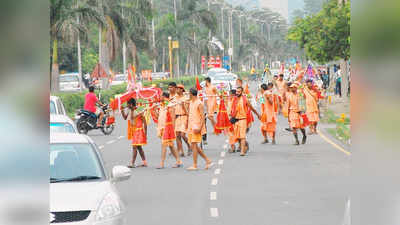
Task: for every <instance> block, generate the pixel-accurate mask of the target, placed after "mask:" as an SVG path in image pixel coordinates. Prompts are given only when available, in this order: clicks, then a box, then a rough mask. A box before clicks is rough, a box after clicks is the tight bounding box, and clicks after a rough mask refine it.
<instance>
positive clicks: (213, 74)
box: [207, 70, 225, 77]
mask: <svg viewBox="0 0 400 225" xmlns="http://www.w3.org/2000/svg"><path fill="white" fill-rule="evenodd" d="M224 73H225V72H224V71H219V70H217V71H214V70H211V71H208V73H207V76H209V77H213V76H216V75H218V74H224Z"/></svg>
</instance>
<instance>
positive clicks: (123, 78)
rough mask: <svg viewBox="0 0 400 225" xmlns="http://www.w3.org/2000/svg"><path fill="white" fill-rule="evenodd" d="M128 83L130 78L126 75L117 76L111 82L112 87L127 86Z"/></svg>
mask: <svg viewBox="0 0 400 225" xmlns="http://www.w3.org/2000/svg"><path fill="white" fill-rule="evenodd" d="M127 82H128V76H127V75H125V74H117V75H115V77H114V79H113V80H112V81H111V86H114V85H120V84H125V83H127Z"/></svg>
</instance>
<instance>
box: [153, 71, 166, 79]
mask: <svg viewBox="0 0 400 225" xmlns="http://www.w3.org/2000/svg"><path fill="white" fill-rule="evenodd" d="M168 78H169V72H156V73H151V79H152V80H165V79H168Z"/></svg>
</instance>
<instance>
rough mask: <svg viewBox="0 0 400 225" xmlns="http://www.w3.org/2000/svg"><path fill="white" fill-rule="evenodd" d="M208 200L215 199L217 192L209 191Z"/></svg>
mask: <svg viewBox="0 0 400 225" xmlns="http://www.w3.org/2000/svg"><path fill="white" fill-rule="evenodd" d="M210 200H212V201H215V200H217V192H215V191H213V192H210Z"/></svg>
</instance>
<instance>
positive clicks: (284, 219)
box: [89, 116, 351, 225]
mask: <svg viewBox="0 0 400 225" xmlns="http://www.w3.org/2000/svg"><path fill="white" fill-rule="evenodd" d="M117 117H118V116H117ZM259 127H260V124H259V123H258V122H256V123H255V124H254V125H253V127H252V128H251V130H250V132H249V134H248V140H249V143H250V152H249V154H248V156H246V157H240V156H239V154H238V153H235V154H230V153H227V149H225V148H224V145H225V144H226V142H225V140H226V138H225V137H224V136H223V135H221V136H215V135H209V140H208V145H207V146H206V148H205V153H206V154H207V156H209V157H210V158H211V159H212V160H213V161H214V162H215V163H216V165H215V166H214V167H213V168H212V169H210V170H203V169H200V170H199V171H194V172H192V171H187V170H185V169H183V168H179V169H173V168H171V166H172V165H173V164H174V159H173V157H172V156H168V157H167V161H166V166H167V168H166V169H164V170H156V169H155V168H156V167H157V166H158V165H159V163H160V158H161V147H160V146H161V141H160V140H159V139H158V138H157V136H156V131H155V126H154V124H153V123H152V124H150V125H149V127H148V128H149V132H148V133H149V136H148V145H146V146H145V147H144V150H145V153H146V157H147V161H148V163H149V167H148V168H135V169H132V177H131V179H130V180H128V181H125V182H121V183H118V185H117V187H118V189H119V191H120V193H121V196H122V199H123V201H124V202H125V204H126V206H127V211H128V215H127V221H128V224H143V225H153V224H154V225H158V224H171V225H172V224H174V225H203V224H204V225H206V224H207V225H208V224H209V225H214V224H229V225H260V224H263V225H311V224H315V225H338V224H340V225H341V224H343V221H344V217H345V210H346V209H345V206H346V204H347V199H348V196H349V185H348V180H347V179H348V176H349V171H350V170H349V169H350V166H349V165H350V157H351V156H349V155H346V154H344V153H343V152H342V151H340V150H339V149H337V148H336V147H334V146H333V145H332V144H330V143H328V142H327V141H326V140H324V139H323V138H321V137H320V136H319V135H313V136H309V138H308V141H307V144H305V145H300V146H293V145H292V143H293V136H292V135H291V134H290V133H288V132H287V131H285V130H284V128H285V127H287V121H286V119H285V118H283V117H279V122H278V126H277V145H275V146H273V145H270V144H261V141H262V136H261V133H260V131H259ZM126 130H127V127H126V121H123V120H122V118H121V117H118V118H117V126H116V130H115V131H114V132H113V134H112V135H110V136H104V135H103V134H101V133H100V132H98V131H91V132H90V133H89V136H91V137H92V138H93V140H94V141H95V142H96V144H97V145H98V146H99V147H100V148H101V152H102V154H103V157H104V159H105V161H106V164H107V165H106V167H107V168H108V170H109V171H111V168H112V166H115V165H128V164H129V161H130V158H131V154H132V151H131V147H130V141H129V140H127V139H126ZM300 137H301V135H300ZM185 151H186V147H185ZM183 162H184V167H185V168H187V167H189V166H191V163H192V159H191V158H189V157H185V158H183ZM140 163H141V159H140V157H139V155H138V158H137V163H136V164H137V165H138V164H140ZM204 166H205V165H204V161H202V159H201V158H199V167H200V168H204Z"/></svg>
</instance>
